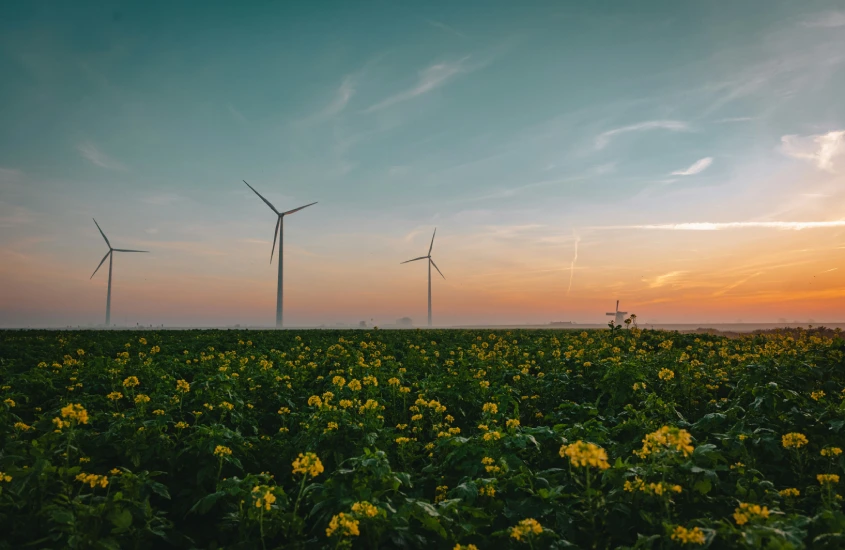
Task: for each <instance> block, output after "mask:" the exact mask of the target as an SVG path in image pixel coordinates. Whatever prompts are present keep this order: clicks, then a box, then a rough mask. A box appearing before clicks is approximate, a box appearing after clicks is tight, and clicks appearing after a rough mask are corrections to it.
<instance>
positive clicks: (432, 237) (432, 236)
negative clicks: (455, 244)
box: [428, 227, 442, 275]
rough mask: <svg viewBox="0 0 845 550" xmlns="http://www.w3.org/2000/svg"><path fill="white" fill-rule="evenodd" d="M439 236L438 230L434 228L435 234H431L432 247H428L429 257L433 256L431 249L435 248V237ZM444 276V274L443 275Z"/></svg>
mask: <svg viewBox="0 0 845 550" xmlns="http://www.w3.org/2000/svg"><path fill="white" fill-rule="evenodd" d="M435 235H437V228H436V227H435V228H434V233H432V234H431V245H429V247H428V255H429V256H431V249H432V248H434V236H435ZM441 275H442V273H441Z"/></svg>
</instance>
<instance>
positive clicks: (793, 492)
mask: <svg viewBox="0 0 845 550" xmlns="http://www.w3.org/2000/svg"><path fill="white" fill-rule="evenodd" d="M778 494H779V495H780V496H782V497H798V496H801V491H799V490H798V489H795V488H789V489H784V490H782V491H779V492H778Z"/></svg>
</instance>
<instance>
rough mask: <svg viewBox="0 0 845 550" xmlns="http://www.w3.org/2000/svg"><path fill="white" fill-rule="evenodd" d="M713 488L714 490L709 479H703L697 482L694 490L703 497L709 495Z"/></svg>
mask: <svg viewBox="0 0 845 550" xmlns="http://www.w3.org/2000/svg"><path fill="white" fill-rule="evenodd" d="M712 488H713V484H712V483H710V480H709V479H702V480H700V481H698V482H696V484H695V485H693V489H695V490H696V491H698V492H699V493H701V494H702V495H706V494H707V493H709V492H710V490H711V489H712Z"/></svg>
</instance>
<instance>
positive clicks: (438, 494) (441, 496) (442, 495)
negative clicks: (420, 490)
mask: <svg viewBox="0 0 845 550" xmlns="http://www.w3.org/2000/svg"><path fill="white" fill-rule="evenodd" d="M448 490H449V487H447V486H446V485H440V486H439V487H437V488H436V489H435V490H434V502H441V501H444V500H446V491H448Z"/></svg>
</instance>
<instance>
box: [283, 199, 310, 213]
mask: <svg viewBox="0 0 845 550" xmlns="http://www.w3.org/2000/svg"><path fill="white" fill-rule="evenodd" d="M315 204H317V203H316V202H312V203H311V204H306V205H305V206H300V207H299V208H294V209H293V210H288V211H287V212H282V216H287V215H288V214H293V213H294V212H299V211H300V210H302V209H303V208H308V207H309V206H314V205H315Z"/></svg>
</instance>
